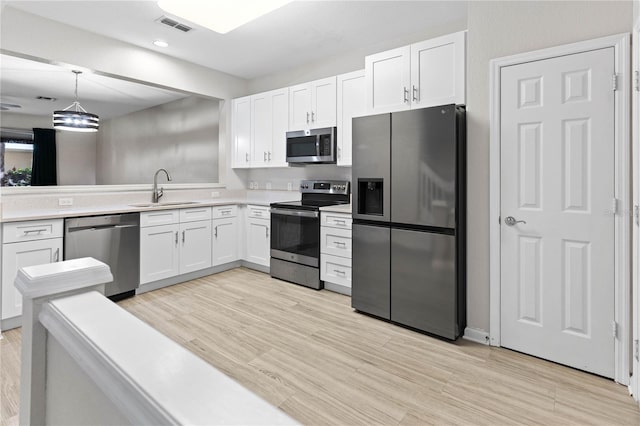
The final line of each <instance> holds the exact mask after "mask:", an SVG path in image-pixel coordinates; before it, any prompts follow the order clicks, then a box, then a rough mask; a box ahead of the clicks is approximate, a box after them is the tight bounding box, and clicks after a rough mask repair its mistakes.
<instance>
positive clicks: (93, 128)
mask: <svg viewBox="0 0 640 426" xmlns="http://www.w3.org/2000/svg"><path fill="white" fill-rule="evenodd" d="M73 73H74V74H75V75H76V91H75V94H76V100H75V101H74V102H73V103H72V104H71V105H69V106H68V107H66V108H65V109H63V110H59V111H53V128H54V129H56V130H70V131H72V132H97V131H98V129H99V128H100V118H99V117H98V116H97V115H96V114H91V113H90V112H87V111H86V110H85V109H84V108H82V106H81V105H80V102H78V75H79V74H82V71H75V70H74V71H73Z"/></svg>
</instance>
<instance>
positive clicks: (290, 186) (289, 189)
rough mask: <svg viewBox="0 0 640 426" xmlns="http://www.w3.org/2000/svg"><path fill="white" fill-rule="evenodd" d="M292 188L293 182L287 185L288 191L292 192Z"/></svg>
mask: <svg viewBox="0 0 640 426" xmlns="http://www.w3.org/2000/svg"><path fill="white" fill-rule="evenodd" d="M292 188H293V185H292V184H291V182H289V183H287V191H291V189H292Z"/></svg>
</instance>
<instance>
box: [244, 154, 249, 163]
mask: <svg viewBox="0 0 640 426" xmlns="http://www.w3.org/2000/svg"><path fill="white" fill-rule="evenodd" d="M244 161H245V162H246V163H248V162H249V153H248V152H246V153H245V154H244Z"/></svg>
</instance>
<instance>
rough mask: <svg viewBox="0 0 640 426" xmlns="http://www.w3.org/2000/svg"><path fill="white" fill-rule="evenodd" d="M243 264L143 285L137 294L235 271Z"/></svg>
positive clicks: (205, 270) (234, 264) (217, 267)
mask: <svg viewBox="0 0 640 426" xmlns="http://www.w3.org/2000/svg"><path fill="white" fill-rule="evenodd" d="M240 265H241V262H240V261H239V260H238V261H235V262H229V263H225V264H224V265H218V266H214V267H212V268H206V269H201V270H199V271H195V272H190V273H188V274H182V275H177V276H175V277H171V278H165V279H164V280H159V281H154V282H152V283H148V284H141V285H140V287H138V288H137V289H136V294H143V293H147V292H149V291H153V290H158V289H161V288H164V287H169V286H170V285H174V284H180V283H183V282H185V281H191V280H195V279H197V278H202V277H206V276H207V275H213V274H217V273H220V272H224V271H228V270H229V269H234V268H238V267H240Z"/></svg>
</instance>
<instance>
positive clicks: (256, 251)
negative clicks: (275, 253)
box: [245, 205, 271, 267]
mask: <svg viewBox="0 0 640 426" xmlns="http://www.w3.org/2000/svg"><path fill="white" fill-rule="evenodd" d="M247 216H248V217H247V229H246V256H245V260H246V261H248V262H251V263H255V264H258V265H262V266H267V267H268V266H270V264H271V218H270V214H269V207H265V206H251V205H250V206H247Z"/></svg>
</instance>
